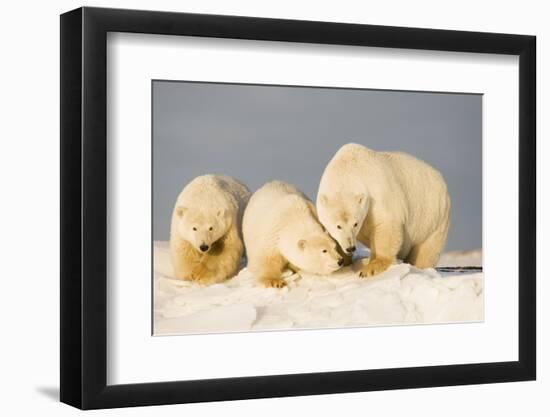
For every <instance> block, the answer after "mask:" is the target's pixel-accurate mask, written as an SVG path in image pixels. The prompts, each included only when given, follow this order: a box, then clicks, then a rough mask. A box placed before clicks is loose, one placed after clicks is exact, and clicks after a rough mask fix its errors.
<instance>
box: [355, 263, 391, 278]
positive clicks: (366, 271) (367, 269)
mask: <svg viewBox="0 0 550 417" xmlns="http://www.w3.org/2000/svg"><path fill="white" fill-rule="evenodd" d="M391 264H392V261H391V260H390V259H386V258H374V259H372V260H370V261H369V263H368V264H367V265H365V266H364V267H363V268H361V271H360V272H359V276H360V277H362V278H366V277H372V276H374V275H378V274H380V273H382V272H384V271H385V270H386V269H388V268H389V267H390V265H391Z"/></svg>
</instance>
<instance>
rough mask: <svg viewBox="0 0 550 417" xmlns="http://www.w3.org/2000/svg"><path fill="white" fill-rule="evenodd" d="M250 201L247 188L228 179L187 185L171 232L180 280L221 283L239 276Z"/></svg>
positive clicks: (216, 177)
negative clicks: (244, 216)
mask: <svg viewBox="0 0 550 417" xmlns="http://www.w3.org/2000/svg"><path fill="white" fill-rule="evenodd" d="M249 197H250V192H249V191H248V189H247V188H246V186H244V185H243V184H241V183H240V182H238V181H237V180H235V179H233V178H231V177H228V176H224V175H203V176H200V177H197V178H195V179H194V180H193V181H191V182H190V183H189V184H187V186H186V187H185V188H184V189H183V191H182V192H181V193H180V195H179V196H178V198H177V201H176V204H175V206H174V210H173V213H172V223H171V229H170V252H171V258H172V264H173V266H174V270H175V274H176V277H177V278H180V279H190V280H197V281H201V282H204V283H210V282H220V281H223V280H224V279H227V278H229V277H230V276H231V275H232V274H234V273H235V272H236V269H237V266H238V264H239V261H240V259H241V257H242V253H243V243H242V234H241V222H242V216H243V213H244V208H245V207H246V204H247V202H248V199H249ZM201 246H203V247H204V246H206V247H208V249H207V250H206V251H203V250H201Z"/></svg>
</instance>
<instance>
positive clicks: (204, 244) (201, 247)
mask: <svg viewBox="0 0 550 417" xmlns="http://www.w3.org/2000/svg"><path fill="white" fill-rule="evenodd" d="M199 249H200V250H201V252H208V249H210V246H208V245H207V244H206V243H202V244H201V245H200V246H199Z"/></svg>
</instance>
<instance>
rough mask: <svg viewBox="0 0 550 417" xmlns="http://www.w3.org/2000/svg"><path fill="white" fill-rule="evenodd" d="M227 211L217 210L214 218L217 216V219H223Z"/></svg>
mask: <svg viewBox="0 0 550 417" xmlns="http://www.w3.org/2000/svg"><path fill="white" fill-rule="evenodd" d="M226 213H227V211H226V210H225V209H219V210H218V211H217V212H216V216H218V217H219V218H224V217H225V215H226Z"/></svg>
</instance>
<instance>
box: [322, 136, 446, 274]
mask: <svg viewBox="0 0 550 417" xmlns="http://www.w3.org/2000/svg"><path fill="white" fill-rule="evenodd" d="M316 206H317V212H318V215H319V220H320V221H321V223H322V224H323V225H324V226H325V227H326V229H327V230H328V232H329V233H330V234H331V236H332V237H333V238H334V239H336V241H337V242H338V243H339V244H340V245H341V246H342V248H344V250H346V251H347V252H348V253H352V252H353V251H354V250H355V246H356V240H359V241H360V242H361V243H363V244H364V245H366V246H367V247H369V249H370V251H371V257H370V260H369V263H368V264H367V265H365V266H363V267H362V269H361V271H360V276H363V277H365V276H367V277H368V276H372V275H376V274H378V273H380V272H383V271H385V270H386V269H387V268H388V267H389V266H390V265H391V264H392V263H393V261H394V260H395V259H396V258H399V259H403V260H405V262H408V263H410V264H412V265H415V266H417V267H419V268H429V267H434V266H435V265H436V263H437V261H438V259H439V255H440V254H441V251H442V250H443V247H444V246H445V242H446V240H447V233H448V231H449V225H450V216H451V201H450V198H449V193H448V192H447V186H446V184H445V181H444V179H443V177H442V175H441V174H440V173H439V172H438V171H437V170H436V169H434V168H433V167H431V166H430V165H428V164H427V163H425V162H423V161H421V160H419V159H417V158H415V157H413V156H411V155H408V154H405V153H401V152H376V151H373V150H371V149H368V148H366V147H364V146H362V145H357V144H354V143H350V144H347V145H344V146H342V147H341V148H340V149H339V150H338V152H336V154H335V155H334V157H333V158H332V160H331V161H330V162H329V163H328V165H327V167H326V168H325V171H324V173H323V175H322V177H321V183H320V185H319V192H318V195H317V201H316Z"/></svg>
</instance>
